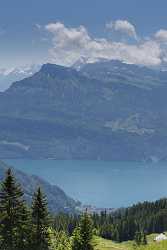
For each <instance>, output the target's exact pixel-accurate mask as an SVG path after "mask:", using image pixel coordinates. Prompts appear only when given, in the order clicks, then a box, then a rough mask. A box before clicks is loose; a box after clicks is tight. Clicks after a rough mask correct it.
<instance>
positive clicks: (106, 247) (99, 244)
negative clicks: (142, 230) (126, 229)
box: [94, 235, 167, 250]
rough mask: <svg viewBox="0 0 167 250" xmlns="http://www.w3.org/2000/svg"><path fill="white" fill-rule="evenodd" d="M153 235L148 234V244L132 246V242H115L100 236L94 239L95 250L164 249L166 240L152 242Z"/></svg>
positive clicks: (166, 244)
mask: <svg viewBox="0 0 167 250" xmlns="http://www.w3.org/2000/svg"><path fill="white" fill-rule="evenodd" d="M153 236H155V235H150V236H148V241H149V243H148V245H147V246H141V247H134V242H132V241H129V242H125V243H115V242H113V241H110V240H104V239H101V238H96V239H95V242H94V244H95V250H134V249H136V250H166V249H167V242H166V241H163V242H160V243H156V242H153Z"/></svg>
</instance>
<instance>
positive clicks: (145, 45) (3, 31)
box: [0, 0, 167, 69]
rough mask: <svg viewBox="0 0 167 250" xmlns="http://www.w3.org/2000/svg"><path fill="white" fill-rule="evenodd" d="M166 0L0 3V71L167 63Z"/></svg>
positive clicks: (23, 0) (2, 0)
mask: <svg viewBox="0 0 167 250" xmlns="http://www.w3.org/2000/svg"><path fill="white" fill-rule="evenodd" d="M166 10H167V1H166V0H84V1H83V0H70V1H69V0H14V1H11V0H0V68H5V69H9V68H12V67H22V66H23V65H31V64H42V63H45V62H52V63H57V64H61V65H72V64H73V63H75V62H76V61H78V60H81V59H82V60H83V58H84V59H85V58H86V59H87V60H88V61H89V62H93V61H96V60H97V58H105V59H119V60H122V61H125V62H127V63H135V64H139V65H146V66H158V65H161V64H163V63H167V15H166Z"/></svg>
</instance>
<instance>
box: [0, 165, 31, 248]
mask: <svg viewBox="0 0 167 250" xmlns="http://www.w3.org/2000/svg"><path fill="white" fill-rule="evenodd" d="M23 195H24V194H23V192H22V190H21V187H20V185H19V184H17V183H16V180H15V178H14V176H13V174H12V171H11V169H8V171H7V172H6V177H5V179H4V181H3V182H2V184H1V192H0V218H1V222H0V235H1V249H2V250H24V249H28V241H29V239H28V236H29V235H28V234H27V230H28V227H29V224H28V223H27V220H28V210H27V207H26V205H25V202H24V200H23Z"/></svg>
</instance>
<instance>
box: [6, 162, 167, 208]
mask: <svg viewBox="0 0 167 250" xmlns="http://www.w3.org/2000/svg"><path fill="white" fill-rule="evenodd" d="M5 162H6V163H8V164H10V165H12V166H14V167H15V168H17V169H20V170H22V171H24V172H26V173H28V174H35V175H38V176H40V177H42V178H44V179H45V180H47V181H49V182H50V183H52V184H55V185H58V186H59V187H61V188H62V189H63V190H64V191H65V192H66V193H67V194H68V195H70V196H71V197H73V198H75V199H77V200H80V201H81V202H82V203H84V204H91V205H95V206H97V207H103V208H104V207H106V208H107V207H114V208H118V207H122V206H129V205H131V204H133V203H136V202H139V201H144V200H156V199H159V198H161V197H165V196H167V163H156V164H146V163H134V162H104V161H57V160H5Z"/></svg>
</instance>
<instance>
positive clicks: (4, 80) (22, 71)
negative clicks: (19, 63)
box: [0, 64, 40, 92]
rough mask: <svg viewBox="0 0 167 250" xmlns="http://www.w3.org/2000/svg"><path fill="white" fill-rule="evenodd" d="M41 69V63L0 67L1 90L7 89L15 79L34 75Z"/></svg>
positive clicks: (18, 79)
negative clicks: (6, 67) (7, 67)
mask: <svg viewBox="0 0 167 250" xmlns="http://www.w3.org/2000/svg"><path fill="white" fill-rule="evenodd" d="M39 69H40V65H38V64H37V65H30V66H23V67H16V68H11V69H0V91H1V92H2V91H5V90H6V89H8V88H9V87H10V86H11V84H12V83H13V82H15V81H20V80H22V79H24V78H25V77H29V76H31V75H33V74H34V73H35V72H37V71H38V70H39Z"/></svg>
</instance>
